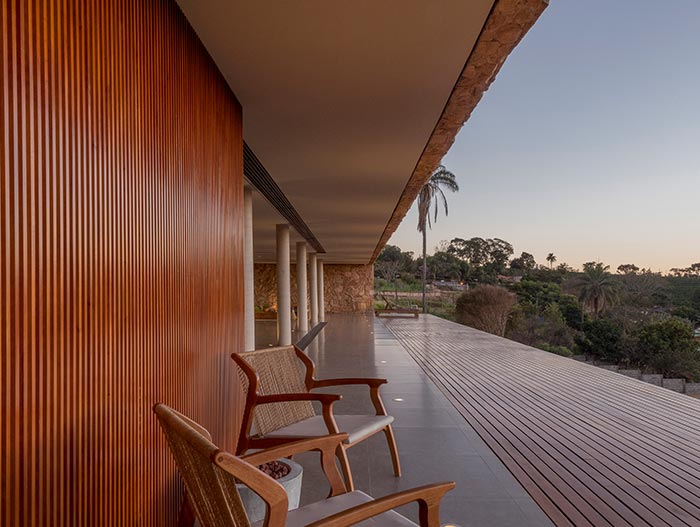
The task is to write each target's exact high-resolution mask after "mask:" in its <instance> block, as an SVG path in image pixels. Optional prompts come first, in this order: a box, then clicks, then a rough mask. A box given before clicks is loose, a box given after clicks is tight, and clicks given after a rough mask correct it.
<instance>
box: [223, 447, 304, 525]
mask: <svg viewBox="0 0 700 527" xmlns="http://www.w3.org/2000/svg"><path fill="white" fill-rule="evenodd" d="M258 469H260V470H261V471H263V472H264V473H265V474H267V475H268V476H270V477H271V478H273V479H274V480H276V481H277V483H279V484H280V485H282V486H283V487H284V490H286V491H287V497H288V499H289V510H292V509H296V508H297V507H299V498H300V497H301V477H302V474H303V468H302V466H301V465H300V464H299V463H295V462H294V461H292V460H291V459H278V460H276V461H271V462H270V463H265V464H264V465H260V466H259V467H258ZM237 487H238V493H239V494H240V495H241V501H242V502H243V507H245V511H246V514H247V515H248V520H249V521H250V523H251V524H253V523H255V522H258V521H261V520H264V519H265V502H264V501H263V500H262V499H261V498H260V496H258V495H257V494H256V493H255V492H253V491H252V490H250V489H249V488H248V487H246V486H245V485H243V484H242V483H239V484H238V485H237Z"/></svg>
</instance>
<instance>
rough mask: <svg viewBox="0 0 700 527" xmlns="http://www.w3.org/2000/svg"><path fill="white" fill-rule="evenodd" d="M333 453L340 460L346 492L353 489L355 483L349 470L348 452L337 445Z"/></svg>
mask: <svg viewBox="0 0 700 527" xmlns="http://www.w3.org/2000/svg"><path fill="white" fill-rule="evenodd" d="M335 455H336V457H337V458H338V462H340V470H341V471H342V472H343V479H344V480H345V487H346V488H347V489H348V492H352V491H354V490H355V483H353V481H352V472H351V471H350V461H348V454H347V452H346V451H345V448H344V447H343V446H342V445H339V446H338V448H337V449H336V451H335Z"/></svg>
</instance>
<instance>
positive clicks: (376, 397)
mask: <svg viewBox="0 0 700 527" xmlns="http://www.w3.org/2000/svg"><path fill="white" fill-rule="evenodd" d="M387 382H389V381H387V380H386V379H371V378H365V377H348V378H344V379H311V389H312V390H313V389H315V388H325V387H328V386H348V385H351V384H366V385H367V386H369V396H370V398H371V399H372V405H374V409H375V411H376V412H377V415H387V413H386V408H384V402H383V401H382V397H381V395H380V394H379V388H381V386H382V384H386V383H387ZM307 383H308V381H307Z"/></svg>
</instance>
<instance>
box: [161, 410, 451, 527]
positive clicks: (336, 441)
mask: <svg viewBox="0 0 700 527" xmlns="http://www.w3.org/2000/svg"><path fill="white" fill-rule="evenodd" d="M153 411H154V412H155V414H156V416H157V417H158V422H159V423H160V426H161V428H162V429H163V432H164V433H165V437H166V439H167V441H168V445H169V447H170V450H171V451H172V454H173V456H174V457H175V463H176V464H177V467H178V470H179V471H180V473H181V474H182V478H183V480H184V482H185V490H186V492H187V495H188V501H189V503H190V504H191V506H192V508H193V510H194V514H195V516H196V517H197V520H198V521H199V525H200V526H201V527H250V523H249V522H248V518H247V516H246V513H245V509H244V508H243V504H242V503H241V498H240V496H239V494H238V490H237V488H236V483H237V482H239V481H240V482H242V483H244V484H245V485H247V486H248V487H250V488H251V489H252V490H253V491H254V492H256V493H257V494H258V495H259V496H260V497H261V498H262V499H263V501H264V502H265V503H266V505H267V513H266V515H265V520H264V521H263V522H261V523H258V524H256V526H255V527H285V526H288V527H302V526H308V527H345V526H350V525H354V524H356V523H359V522H361V521H364V520H367V519H370V518H376V521H377V522H378V524H379V525H385V526H387V527H412V526H415V524H414V523H413V522H411V521H410V520H408V519H406V518H404V517H403V516H401V515H400V514H398V513H397V512H394V511H393V510H392V509H393V508H395V507H398V506H401V505H405V504H407V503H411V502H417V503H418V507H419V518H420V525H421V527H439V526H440V515H439V506H440V500H441V499H442V497H443V496H444V495H445V493H446V492H448V491H450V490H452V489H453V488H454V486H455V484H454V482H446V483H437V484H434V485H426V486H424V487H418V488H415V489H411V490H406V491H403V492H399V493H397V494H392V495H390V496H386V497H384V498H381V499H378V500H373V499H372V498H371V497H370V496H368V495H367V494H365V493H363V492H360V491H354V492H345V488H344V486H343V481H342V478H341V477H340V473H339V472H338V469H337V468H336V465H335V451H336V449H337V447H338V446H339V445H341V444H342V442H343V441H344V440H345V439H346V437H347V436H346V435H345V434H340V435H330V436H325V437H320V438H313V439H306V440H301V441H296V442H293V443H288V444H285V445H280V446H277V447H273V448H271V449H268V450H264V451H260V452H255V453H254V454H250V455H248V456H244V457H238V456H234V455H232V454H230V453H228V452H225V451H223V450H221V449H219V448H218V447H217V446H216V445H215V444H213V443H212V442H211V437H210V435H209V433H208V432H207V430H206V429H204V428H203V427H201V426H199V425H198V424H197V423H195V422H194V421H192V420H190V419H188V418H187V417H185V416H184V415H182V414H180V413H178V412H176V411H175V410H173V409H172V408H169V407H168V406H166V405H164V404H157V405H155V407H154V408H153ZM308 450H318V451H320V452H321V460H322V466H323V469H324V472H325V474H326V477H327V478H328V482H329V484H330V486H331V497H329V498H328V499H326V500H324V501H322V502H317V503H314V504H311V505H308V506H304V507H301V508H299V509H296V510H293V511H287V506H288V501H287V494H286V492H285V490H284V488H283V487H282V486H281V485H280V484H279V483H277V482H276V481H275V480H273V479H272V478H270V477H269V476H267V475H266V474H264V473H263V472H261V471H260V470H258V469H257V468H256V465H258V464H262V463H265V462H267V461H270V460H273V459H277V458H280V457H285V456H290V455H292V454H296V453H299V452H302V451H308Z"/></svg>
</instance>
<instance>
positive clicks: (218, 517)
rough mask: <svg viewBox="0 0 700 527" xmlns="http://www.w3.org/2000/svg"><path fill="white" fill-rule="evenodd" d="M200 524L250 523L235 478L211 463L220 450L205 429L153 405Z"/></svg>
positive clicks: (241, 526)
mask: <svg viewBox="0 0 700 527" xmlns="http://www.w3.org/2000/svg"><path fill="white" fill-rule="evenodd" d="M153 411H154V412H155V414H156V416H158V422H159V423H160V426H161V428H162V429H163V432H164V433H165V437H166V439H167V441H168V445H169V446H170V450H171V451H172V453H173V456H174V457H175V464H176V465H177V468H178V470H179V471H180V474H181V475H182V478H183V480H184V481H185V488H186V489H187V495H188V497H189V501H190V504H191V505H192V508H193V509H194V512H195V514H196V515H197V518H198V519H199V522H200V525H201V526H202V527H250V524H249V522H248V517H247V516H246V513H245V509H244V508H243V504H242V503H241V497H240V495H239V494H238V490H237V489H236V478H234V477H233V476H232V475H231V474H229V473H228V472H226V471H224V470H222V469H221V468H219V467H218V466H216V464H215V463H214V459H215V457H216V455H217V454H218V453H219V452H220V450H219V449H218V448H217V447H216V445H214V444H213V443H212V442H211V437H210V436H209V433H208V432H207V431H206V430H205V429H204V428H202V427H201V426H199V425H198V424H197V423H195V422H193V421H191V420H190V419H188V418H187V417H185V416H184V415H182V414H180V413H179V412H176V411H175V410H173V409H172V408H170V407H168V406H166V405H163V404H159V405H156V407H155V408H154V409H153Z"/></svg>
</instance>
